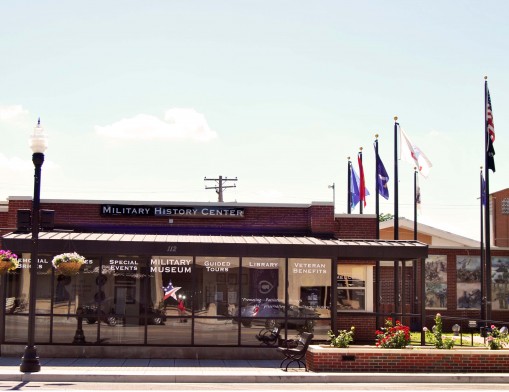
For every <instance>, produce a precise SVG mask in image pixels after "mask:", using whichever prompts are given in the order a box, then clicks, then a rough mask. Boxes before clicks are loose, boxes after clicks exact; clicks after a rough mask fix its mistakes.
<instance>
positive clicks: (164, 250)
mask: <svg viewBox="0 0 509 392" xmlns="http://www.w3.org/2000/svg"><path fill="white" fill-rule="evenodd" d="M2 242H3V244H4V247H5V248H6V249H9V250H12V251H13V252H17V253H21V252H27V253H29V252H30V250H31V246H32V245H31V244H32V234H31V233H16V232H13V233H9V234H6V235H5V236H3V239H2ZM38 244H39V253H48V254H57V253H62V252H68V251H76V252H78V253H81V254H83V255H85V256H88V255H90V256H92V255H101V254H108V255H118V254H132V255H133V254H135V255H140V256H142V255H148V256H152V255H161V256H162V255H172V254H173V255H186V256H233V257H235V256H237V257H242V256H243V257H318V258H335V259H343V260H347V259H349V260H412V259H419V258H425V257H427V256H428V245H427V244H424V243H422V242H419V241H393V240H345V239H320V238H315V237H283V236H281V237H278V236H219V235H211V236H206V235H159V234H118V233H77V232H59V231H48V232H41V233H39V242H38Z"/></svg>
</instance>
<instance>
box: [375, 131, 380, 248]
mask: <svg viewBox="0 0 509 392" xmlns="http://www.w3.org/2000/svg"><path fill="white" fill-rule="evenodd" d="M377 157H378V133H377V134H376V135H375V214H376V239H377V240H378V239H380V206H379V205H378V204H379V201H380V198H379V192H380V185H379V184H378V162H377Z"/></svg>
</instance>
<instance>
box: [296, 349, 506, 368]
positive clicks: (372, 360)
mask: <svg viewBox="0 0 509 392" xmlns="http://www.w3.org/2000/svg"><path fill="white" fill-rule="evenodd" d="M306 363H307V366H308V369H309V370H310V371H313V372H356V373H363V372H364V373H507V372H509V350H507V349H503V350H488V349H487V348H479V349H477V348H454V349H452V350H439V349H436V348H425V347H407V348H404V349H385V348H376V347H353V346H352V347H349V348H332V347H329V346H309V349H308V351H307V353H306Z"/></svg>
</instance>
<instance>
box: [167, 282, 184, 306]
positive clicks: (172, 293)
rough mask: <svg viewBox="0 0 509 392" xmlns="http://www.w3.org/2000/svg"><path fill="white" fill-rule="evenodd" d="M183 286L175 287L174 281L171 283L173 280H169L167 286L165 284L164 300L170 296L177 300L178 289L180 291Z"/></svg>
mask: <svg viewBox="0 0 509 392" xmlns="http://www.w3.org/2000/svg"><path fill="white" fill-rule="evenodd" d="M180 289H181V287H173V283H171V280H170V281H169V282H168V285H167V286H163V292H164V300H167V299H168V298H170V297H172V298H174V299H175V301H177V295H176V293H177V291H179V290H180Z"/></svg>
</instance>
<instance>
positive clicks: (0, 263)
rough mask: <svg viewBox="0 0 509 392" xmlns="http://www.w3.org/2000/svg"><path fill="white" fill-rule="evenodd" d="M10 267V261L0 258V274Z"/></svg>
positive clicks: (3, 273)
mask: <svg viewBox="0 0 509 392" xmlns="http://www.w3.org/2000/svg"><path fill="white" fill-rule="evenodd" d="M11 267H12V263H11V262H10V261H4V260H0V275H5V274H6V273H7V271H9V269H10V268H11Z"/></svg>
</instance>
